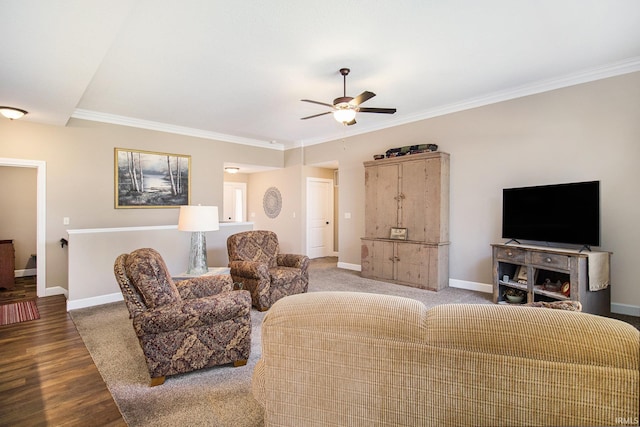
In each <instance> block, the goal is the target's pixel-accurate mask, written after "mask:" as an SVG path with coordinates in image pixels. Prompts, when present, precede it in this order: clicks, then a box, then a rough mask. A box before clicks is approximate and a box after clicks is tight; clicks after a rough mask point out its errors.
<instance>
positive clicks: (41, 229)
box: [0, 158, 47, 297]
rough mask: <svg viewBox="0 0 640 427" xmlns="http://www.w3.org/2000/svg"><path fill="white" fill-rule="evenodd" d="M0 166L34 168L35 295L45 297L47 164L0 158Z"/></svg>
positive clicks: (36, 161)
mask: <svg viewBox="0 0 640 427" xmlns="http://www.w3.org/2000/svg"><path fill="white" fill-rule="evenodd" d="M0 166H11V167H22V168H36V171H37V172H36V210H37V212H36V280H37V285H36V294H37V296H38V297H44V296H46V288H47V286H46V278H47V274H46V250H45V237H46V233H45V229H46V219H47V218H46V182H47V181H46V177H47V164H46V162H44V161H42V160H23V159H9V158H0Z"/></svg>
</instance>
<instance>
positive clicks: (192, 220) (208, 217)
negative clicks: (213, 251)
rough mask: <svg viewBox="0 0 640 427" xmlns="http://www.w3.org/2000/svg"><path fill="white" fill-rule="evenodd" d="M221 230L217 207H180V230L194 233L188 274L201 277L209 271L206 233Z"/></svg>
mask: <svg viewBox="0 0 640 427" xmlns="http://www.w3.org/2000/svg"><path fill="white" fill-rule="evenodd" d="M219 229H220V225H219V224H218V207H217V206H200V205H198V206H180V216H179V218H178V230H181V231H191V232H192V233H191V249H190V251H189V267H188V268H187V274H192V275H200V274H204V273H206V272H208V271H209V266H208V265H207V240H206V237H205V234H204V233H205V231H216V230H219Z"/></svg>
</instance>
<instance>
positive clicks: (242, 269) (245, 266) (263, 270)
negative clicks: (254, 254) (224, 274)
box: [229, 261, 269, 281]
mask: <svg viewBox="0 0 640 427" xmlns="http://www.w3.org/2000/svg"><path fill="white" fill-rule="evenodd" d="M229 268H230V270H231V276H233V277H236V276H238V277H243V278H246V279H255V280H263V279H264V280H267V281H269V266H268V265H267V264H265V263H262V262H256V261H231V262H229ZM234 280H236V279H234Z"/></svg>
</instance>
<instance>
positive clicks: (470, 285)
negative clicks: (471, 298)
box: [449, 279, 493, 294]
mask: <svg viewBox="0 0 640 427" xmlns="http://www.w3.org/2000/svg"><path fill="white" fill-rule="evenodd" d="M449 286H450V287H452V288H460V289H467V290H469V291H478V292H485V293H488V294H492V293H493V286H492V285H488V284H486V283H479V282H469V281H467V280H458V279H449Z"/></svg>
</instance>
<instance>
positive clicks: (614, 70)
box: [287, 57, 640, 148]
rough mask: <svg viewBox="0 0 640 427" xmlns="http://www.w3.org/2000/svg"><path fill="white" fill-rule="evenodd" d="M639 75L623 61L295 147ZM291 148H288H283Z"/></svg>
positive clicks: (636, 63) (631, 61)
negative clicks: (635, 74) (598, 81)
mask: <svg viewBox="0 0 640 427" xmlns="http://www.w3.org/2000/svg"><path fill="white" fill-rule="evenodd" d="M637 71H640V57H634V58H628V59H626V60H623V61H619V62H614V63H612V64H609V65H606V66H602V67H597V68H592V69H588V70H583V71H580V72H577V73H572V74H567V75H564V76H559V77H554V78H551V79H546V80H540V81H537V82H533V83H529V84H526V85H522V86H516V87H513V88H510V89H506V90H502V91H498V92H492V93H488V94H485V95H482V96H479V97H476V98H470V99H466V100H462V101H459V102H455V103H452V104H447V105H443V106H439V107H436V108H432V109H429V110H425V111H421V112H418V113H415V114H411V115H409V116H404V117H402V118H399V119H395V120H391V121H387V122H385V124H384V125H380V126H371V127H367V128H366V129H362V130H355V129H353V130H351V129H348V130H347V132H346V134H334V136H330V137H325V138H318V139H309V140H304V141H298V142H297V143H296V147H301V146H310V145H316V144H322V143H324V142H329V141H335V140H339V139H343V138H346V137H350V136H356V135H361V134H365V133H370V132H375V131H378V130H383V129H388V128H392V127H396V126H400V125H404V124H408V123H414V122H418V121H421V120H427V119H431V118H434V117H439V116H444V115H446V114H451V113H457V112H460V111H464V110H470V109H472V108H477V107H483V106H486V105H490V104H496V103H498V102H503V101H509V100H512V99H516V98H522V97H525V96H530V95H536V94H539V93H543V92H549V91H552V90H556V89H562V88H565V87H570V86H575V85H579V84H582V83H589V82H593V81H596V80H602V79H606V78H609V77H616V76H621V75H623V74H629V73H634V72H637ZM287 148H291V147H287Z"/></svg>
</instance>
